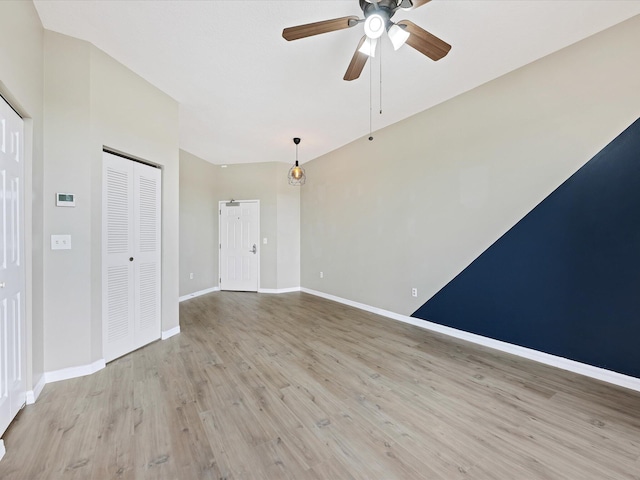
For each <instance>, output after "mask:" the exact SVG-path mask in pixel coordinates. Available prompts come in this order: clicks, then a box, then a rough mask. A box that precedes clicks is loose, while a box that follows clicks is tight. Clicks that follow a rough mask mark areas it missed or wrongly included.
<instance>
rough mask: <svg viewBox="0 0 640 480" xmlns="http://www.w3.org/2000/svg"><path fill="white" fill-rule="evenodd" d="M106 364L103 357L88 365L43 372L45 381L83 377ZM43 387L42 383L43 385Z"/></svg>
mask: <svg viewBox="0 0 640 480" xmlns="http://www.w3.org/2000/svg"><path fill="white" fill-rule="evenodd" d="M105 366H106V363H105V361H104V358H101V359H100V360H96V361H95V362H93V363H91V364H89V365H81V366H79V367H69V368H63V369H60V370H54V371H52V372H45V373H44V381H45V383H52V382H59V381H61V380H69V379H70V378H77V377H84V376H85V375H91V374H92V373H96V372H97V371H98V370H102V369H103V368H104V367H105ZM43 387H44V385H43Z"/></svg>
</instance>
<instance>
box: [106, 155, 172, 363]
mask: <svg viewBox="0 0 640 480" xmlns="http://www.w3.org/2000/svg"><path fill="white" fill-rule="evenodd" d="M161 173H162V172H161V171H160V169H158V168H154V167H151V166H148V165H144V164H142V163H139V162H135V161H132V160H128V159H126V158H122V157H119V156H117V155H113V154H111V153H108V152H104V154H103V200H102V212H103V213H102V224H103V229H102V230H103V233H102V258H103V262H102V281H103V287H102V288H103V299H102V323H103V332H102V334H103V340H102V343H103V355H104V357H105V361H107V362H108V361H111V360H113V359H115V358H118V357H120V356H122V355H125V354H127V353H129V352H131V351H133V350H136V349H138V348H140V347H142V346H144V345H146V344H148V343H150V342H152V341H154V340H157V339H159V338H160V335H161V296H160V287H161V276H160V275H161V246H160V218H161V211H160V205H161V203H160V198H161V197H160V194H161V178H162V175H161Z"/></svg>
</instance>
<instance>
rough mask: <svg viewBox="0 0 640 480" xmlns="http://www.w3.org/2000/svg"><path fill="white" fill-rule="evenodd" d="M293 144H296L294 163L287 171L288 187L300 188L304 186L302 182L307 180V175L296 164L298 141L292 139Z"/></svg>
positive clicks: (297, 139)
mask: <svg viewBox="0 0 640 480" xmlns="http://www.w3.org/2000/svg"><path fill="white" fill-rule="evenodd" d="M293 143H295V144H296V163H295V164H294V165H293V167H291V168H290V169H289V175H288V176H289V185H294V186H300V185H304V182H305V181H306V180H307V175H306V174H305V172H304V168H302V167H301V166H300V165H299V164H298V144H299V143H300V139H299V138H294V139H293Z"/></svg>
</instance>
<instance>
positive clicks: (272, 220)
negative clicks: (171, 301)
mask: <svg viewBox="0 0 640 480" xmlns="http://www.w3.org/2000/svg"><path fill="white" fill-rule="evenodd" d="M289 167H290V165H288V164H285V163H248V164H239V165H229V166H228V167H226V168H221V167H220V166H219V165H213V164H211V163H209V162H206V161H204V160H202V159H200V158H198V157H196V156H194V155H191V154H190V153H188V152H184V151H181V152H180V244H181V248H180V295H181V296H183V295H188V294H190V293H195V292H199V291H202V290H205V289H209V288H214V287H218V286H219V285H218V250H217V245H218V202H220V201H224V200H230V199H231V198H233V199H235V200H260V245H259V246H258V248H260V289H267V290H282V289H288V288H297V287H299V286H300V188H299V187H293V186H291V185H289V184H288V183H287V173H288V170H289ZM263 238H267V244H266V245H264V244H263V243H262V239H263ZM189 273H193V274H194V278H193V280H190V279H189Z"/></svg>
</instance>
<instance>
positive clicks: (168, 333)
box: [161, 325, 180, 340]
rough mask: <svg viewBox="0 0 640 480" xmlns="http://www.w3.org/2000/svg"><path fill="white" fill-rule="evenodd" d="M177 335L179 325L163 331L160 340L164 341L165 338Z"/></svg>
mask: <svg viewBox="0 0 640 480" xmlns="http://www.w3.org/2000/svg"><path fill="white" fill-rule="evenodd" d="M179 333H180V325H178V326H177V327H173V328H170V329H169V330H164V331H163V332H162V336H161V338H162V340H166V339H167V338H171V337H173V336H174V335H177V334H179Z"/></svg>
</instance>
